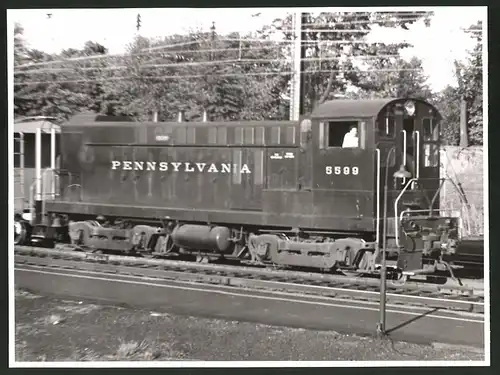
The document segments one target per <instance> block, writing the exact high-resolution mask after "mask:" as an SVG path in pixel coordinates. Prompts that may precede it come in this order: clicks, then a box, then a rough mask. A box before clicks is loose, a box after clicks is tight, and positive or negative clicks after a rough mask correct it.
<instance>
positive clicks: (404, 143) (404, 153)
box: [401, 129, 406, 184]
mask: <svg viewBox="0 0 500 375" xmlns="http://www.w3.org/2000/svg"><path fill="white" fill-rule="evenodd" d="M401 132H402V133H403V165H404V166H405V168H406V130H404V129H403V130H401ZM405 182H406V177H403V184H404V183H405Z"/></svg>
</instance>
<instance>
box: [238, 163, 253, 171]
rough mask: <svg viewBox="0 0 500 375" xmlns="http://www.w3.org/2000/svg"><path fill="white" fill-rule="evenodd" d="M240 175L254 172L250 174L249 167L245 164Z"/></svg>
mask: <svg viewBox="0 0 500 375" xmlns="http://www.w3.org/2000/svg"><path fill="white" fill-rule="evenodd" d="M240 173H252V172H250V169H249V168H248V165H246V164H243V167H241V171H240Z"/></svg>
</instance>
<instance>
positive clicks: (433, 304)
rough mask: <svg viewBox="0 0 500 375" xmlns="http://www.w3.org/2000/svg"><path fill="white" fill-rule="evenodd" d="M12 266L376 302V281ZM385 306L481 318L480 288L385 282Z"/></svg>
mask: <svg viewBox="0 0 500 375" xmlns="http://www.w3.org/2000/svg"><path fill="white" fill-rule="evenodd" d="M14 253H15V260H14V261H15V264H16V265H27V266H30V267H36V268H45V269H66V270H72V271H74V272H78V271H81V272H93V273H95V274H96V275H97V274H108V275H110V274H115V275H133V276H140V277H144V278H153V279H164V280H173V281H183V282H190V283H203V284H215V285H224V286H229V287H234V288H246V289H254V290H267V291H275V292H286V293H295V294H302V295H304V294H306V295H314V296H322V297H325V298H337V299H339V298H340V299H348V300H360V301H373V302H378V301H379V284H380V280H378V279H371V278H348V277H345V276H337V275H328V274H317V273H306V272H297V271H283V270H272V269H259V268H257V269H256V268H250V267H241V266H238V267H235V266H229V265H217V264H198V263H191V262H183V261H173V260H159V259H147V258H136V257H128V256H118V255H107V254H95V253H86V252H80V251H67V250H53V249H42V248H34V247H24V246H16V247H15V250H14ZM387 287H388V290H387V303H392V304H396V305H397V304H399V305H404V306H416V307H417V306H418V307H428V308H436V309H446V310H449V311H459V312H473V313H479V314H483V313H484V290H483V289H482V287H481V286H478V285H476V286H470V285H469V286H467V285H464V286H459V285H452V284H448V285H435V284H427V283H420V282H407V283H406V284H404V285H397V284H394V283H392V282H390V281H389V282H388V285H387Z"/></svg>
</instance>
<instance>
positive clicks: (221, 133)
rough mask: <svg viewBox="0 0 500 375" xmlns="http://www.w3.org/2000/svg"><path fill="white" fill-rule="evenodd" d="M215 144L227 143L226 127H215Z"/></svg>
mask: <svg viewBox="0 0 500 375" xmlns="http://www.w3.org/2000/svg"><path fill="white" fill-rule="evenodd" d="M217 144H219V145H225V144H227V129H226V128H223V127H221V128H217Z"/></svg>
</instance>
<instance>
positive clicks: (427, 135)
mask: <svg viewBox="0 0 500 375" xmlns="http://www.w3.org/2000/svg"><path fill="white" fill-rule="evenodd" d="M422 127H423V128H424V141H429V142H433V141H434V142H436V141H439V125H438V123H437V122H436V121H435V120H434V119H433V118H424V119H423V120H422Z"/></svg>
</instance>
